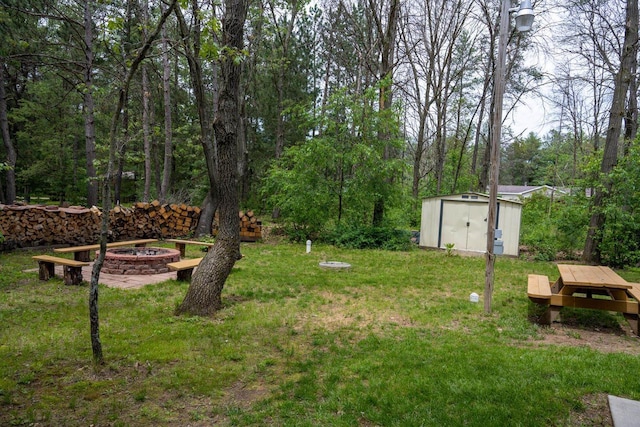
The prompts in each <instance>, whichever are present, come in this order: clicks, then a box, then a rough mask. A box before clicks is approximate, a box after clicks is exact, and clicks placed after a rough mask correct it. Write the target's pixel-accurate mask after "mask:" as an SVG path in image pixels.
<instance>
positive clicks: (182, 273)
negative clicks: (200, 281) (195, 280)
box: [178, 268, 193, 282]
mask: <svg viewBox="0 0 640 427" xmlns="http://www.w3.org/2000/svg"><path fill="white" fill-rule="evenodd" d="M192 274H193V268H187V269H186V270H178V280H180V281H183V282H189V281H191V275H192Z"/></svg>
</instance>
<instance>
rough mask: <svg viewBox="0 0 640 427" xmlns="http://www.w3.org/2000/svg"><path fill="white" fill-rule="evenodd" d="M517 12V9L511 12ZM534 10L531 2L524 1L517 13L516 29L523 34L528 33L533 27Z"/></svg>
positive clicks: (529, 0)
mask: <svg viewBox="0 0 640 427" xmlns="http://www.w3.org/2000/svg"><path fill="white" fill-rule="evenodd" d="M509 11H510V12H511V11H513V12H515V11H516V8H514V9H511V10H509ZM534 16H535V15H534V14H533V9H532V8H531V0H522V2H521V3H520V7H519V8H518V9H517V13H516V29H517V30H518V31H520V32H521V33H526V32H527V31H529V30H530V29H531V26H532V25H533V17H534Z"/></svg>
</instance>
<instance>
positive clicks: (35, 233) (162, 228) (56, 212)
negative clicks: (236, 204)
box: [0, 200, 262, 249]
mask: <svg viewBox="0 0 640 427" xmlns="http://www.w3.org/2000/svg"><path fill="white" fill-rule="evenodd" d="M199 218H200V208H198V207H194V206H188V205H185V204H161V203H160V202H158V201H157V200H156V201H153V202H151V203H136V204H134V206H133V207H130V208H125V207H121V206H116V207H114V208H113V209H112V210H111V212H110V213H109V240H110V241H118V240H131V239H145V238H154V239H165V238H174V237H184V236H188V235H190V234H192V233H193V232H194V231H195V229H196V226H197V224H198V219H199ZM101 220H102V211H101V210H100V209H98V208H96V207H95V206H94V207H92V208H91V209H87V208H84V207H81V206H71V207H69V208H61V207H57V206H44V205H42V206H34V205H30V206H18V205H11V206H7V205H0V232H1V233H2V234H3V235H4V238H5V240H6V241H7V242H8V243H10V244H11V247H16V246H17V247H30V246H43V245H55V244H70V245H84V244H94V243H96V242H97V241H99V239H100V228H101ZM239 220H240V238H241V240H242V241H249V242H255V241H256V240H259V239H261V238H262V224H261V222H260V221H258V219H257V217H256V216H255V215H254V213H253V211H247V212H243V211H241V212H240V214H239ZM217 224H218V221H217V216H216V219H215V221H214V223H213V227H212V228H213V230H214V235H215V233H216V231H217V229H218V226H217ZM0 249H1V248H0Z"/></svg>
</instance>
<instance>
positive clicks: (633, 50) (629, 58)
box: [582, 0, 638, 264]
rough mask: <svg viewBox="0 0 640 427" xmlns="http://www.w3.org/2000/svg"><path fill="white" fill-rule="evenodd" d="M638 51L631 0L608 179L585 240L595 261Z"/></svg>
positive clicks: (588, 258)
mask: <svg viewBox="0 0 640 427" xmlns="http://www.w3.org/2000/svg"><path fill="white" fill-rule="evenodd" d="M637 55H638V0H627V7H626V25H625V32H624V43H623V46H622V52H621V54H620V69H619V70H618V72H617V73H616V76H615V80H614V88H613V99H612V101H611V110H610V111H609V127H608V129H607V138H606V139H605V146H604V153H603V156H602V163H601V165H600V173H601V176H602V179H603V181H604V186H603V188H602V189H600V188H599V189H596V194H595V197H594V198H593V206H592V213H591V219H590V221H589V229H588V230H587V238H586V240H585V244H584V253H583V256H582V258H583V260H584V261H585V262H588V263H592V264H600V262H601V261H602V259H601V252H600V244H601V242H602V235H601V234H600V233H601V231H602V229H603V228H604V226H605V221H606V217H605V214H604V212H603V209H602V208H603V207H604V205H605V203H606V199H607V197H608V194H609V192H610V191H611V189H612V183H611V179H610V178H609V176H608V175H609V173H610V172H611V171H612V170H613V168H614V167H615V166H616V164H617V162H618V144H619V143H620V134H621V132H622V129H621V128H622V119H623V117H624V116H625V100H626V97H627V92H628V90H629V87H630V85H631V79H635V78H636V77H635V76H632V74H631V72H632V70H634V69H635V65H634V64H636V62H637Z"/></svg>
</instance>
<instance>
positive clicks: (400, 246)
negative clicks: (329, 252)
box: [328, 225, 412, 251]
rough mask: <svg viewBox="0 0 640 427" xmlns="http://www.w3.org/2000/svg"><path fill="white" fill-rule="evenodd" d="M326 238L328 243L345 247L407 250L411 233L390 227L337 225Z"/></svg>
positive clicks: (409, 245) (409, 247)
mask: <svg viewBox="0 0 640 427" xmlns="http://www.w3.org/2000/svg"><path fill="white" fill-rule="evenodd" d="M328 240H329V243H332V244H334V245H336V246H338V247H342V248H347V249H385V250H391V251H407V250H409V249H411V248H412V246H411V233H410V232H409V231H407V230H400V229H396V228H391V227H373V226H366V225H353V226H344V225H343V226H339V227H337V228H336V229H335V230H334V232H333V233H331V235H330V236H329V238H328Z"/></svg>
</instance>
